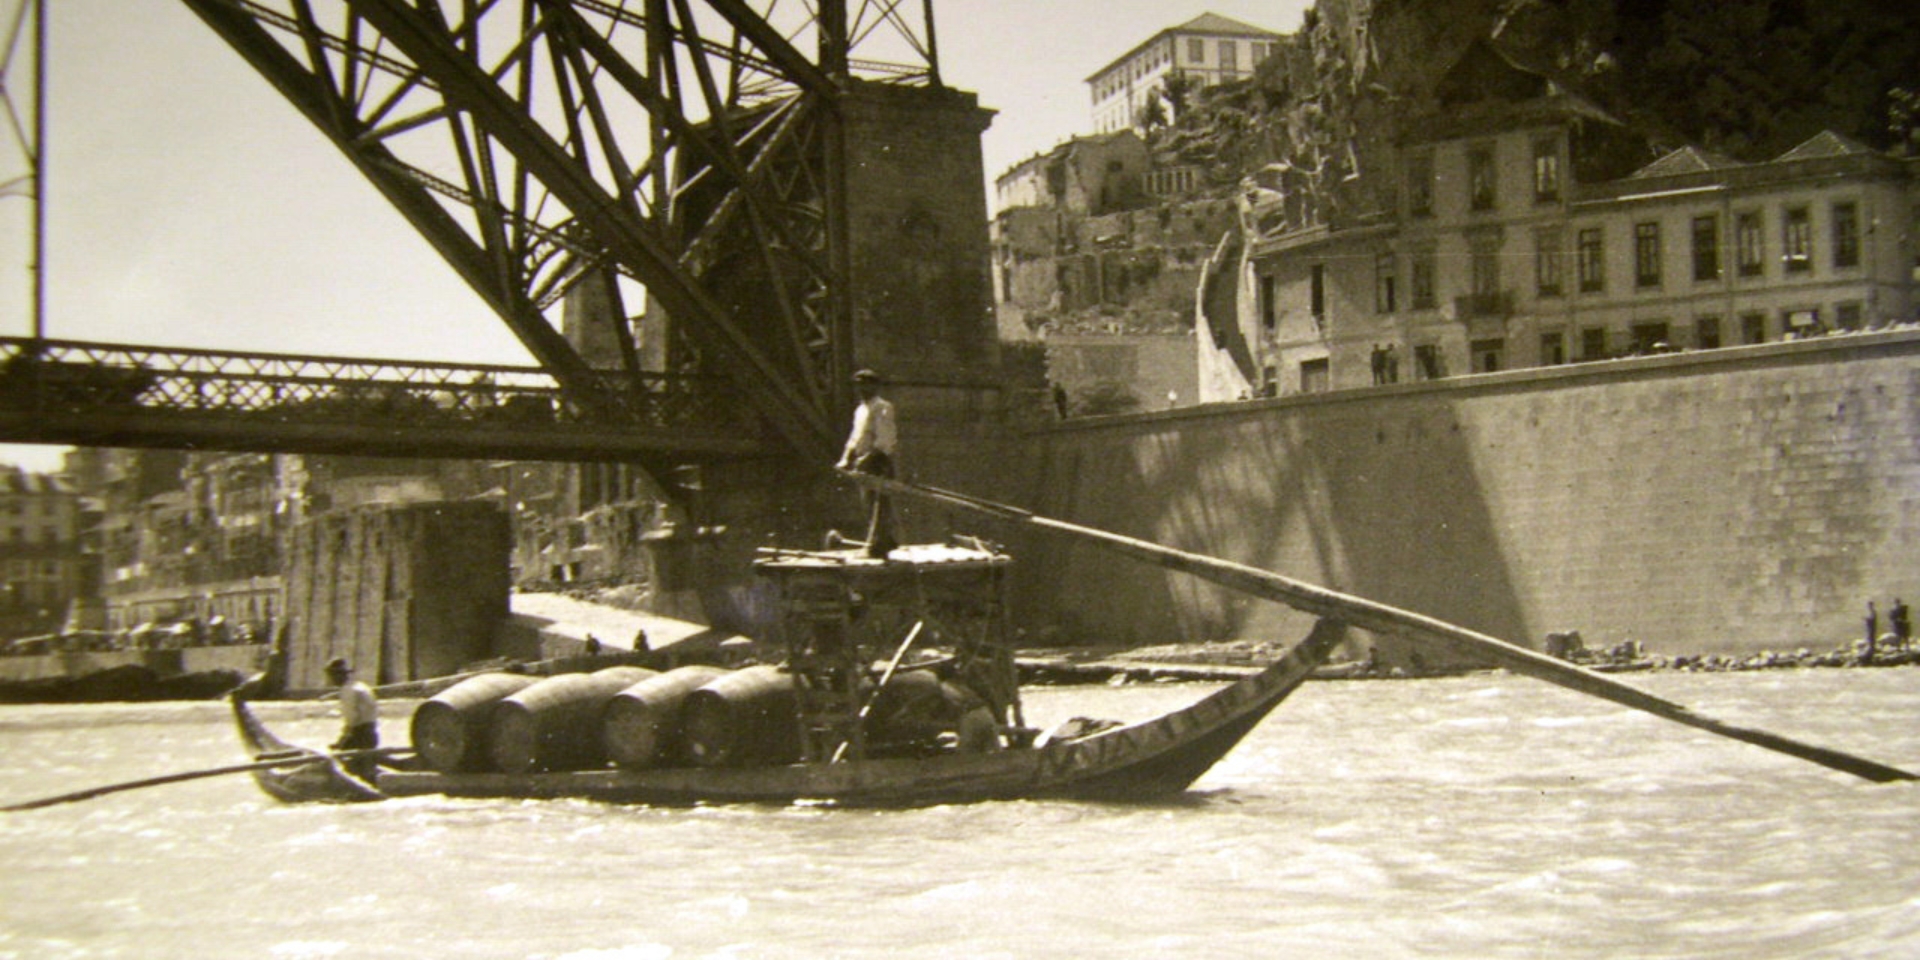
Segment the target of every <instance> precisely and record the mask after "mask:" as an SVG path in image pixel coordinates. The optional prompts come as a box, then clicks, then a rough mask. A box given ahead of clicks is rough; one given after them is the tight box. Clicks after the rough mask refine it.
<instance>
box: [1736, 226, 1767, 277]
mask: <svg viewBox="0 0 1920 960" xmlns="http://www.w3.org/2000/svg"><path fill="white" fill-rule="evenodd" d="M1733 245H1734V256H1735V258H1737V259H1738V260H1739V271H1740V275H1741V276H1743V277H1758V276H1762V275H1764V274H1765V273H1766V272H1767V267H1766V263H1767V256H1766V249H1765V247H1766V234H1765V233H1764V230H1763V228H1762V226H1761V223H1760V211H1758V210H1749V211H1747V212H1745V213H1741V214H1737V215H1735V217H1734V218H1733Z"/></svg>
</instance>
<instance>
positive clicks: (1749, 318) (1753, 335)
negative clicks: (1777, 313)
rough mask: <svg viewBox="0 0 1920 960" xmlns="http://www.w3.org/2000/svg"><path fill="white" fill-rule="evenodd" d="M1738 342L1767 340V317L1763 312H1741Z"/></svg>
mask: <svg viewBox="0 0 1920 960" xmlns="http://www.w3.org/2000/svg"><path fill="white" fill-rule="evenodd" d="M1740 342H1741V343H1766V342H1767V317H1766V315H1765V314H1761V313H1743V314H1741V315H1740Z"/></svg>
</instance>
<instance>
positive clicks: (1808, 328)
mask: <svg viewBox="0 0 1920 960" xmlns="http://www.w3.org/2000/svg"><path fill="white" fill-rule="evenodd" d="M1780 325H1781V327H1782V328H1783V329H1785V331H1786V333H1787V334H1788V336H1791V337H1811V336H1813V335H1814V334H1817V333H1819V332H1820V311H1819V310H1817V309H1814V310H1782V311H1780Z"/></svg>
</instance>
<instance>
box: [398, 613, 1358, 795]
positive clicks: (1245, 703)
mask: <svg viewBox="0 0 1920 960" xmlns="http://www.w3.org/2000/svg"><path fill="white" fill-rule="evenodd" d="M1343 636H1344V627H1342V626H1341V625H1339V624H1337V623H1334V622H1331V621H1324V620H1323V621H1321V622H1320V623H1319V624H1318V625H1317V626H1316V627H1315V628H1314V630H1313V632H1312V633H1311V634H1310V635H1309V636H1308V637H1307V638H1306V640H1304V641H1302V642H1301V643H1300V644H1299V645H1297V646H1296V647H1295V648H1294V649H1293V650H1292V651H1290V652H1289V653H1288V654H1287V656H1286V657H1285V658H1283V659H1282V660H1281V661H1280V662H1278V663H1276V664H1274V665H1273V666H1272V667H1270V668H1268V669H1267V670H1265V671H1263V672H1261V673H1259V674H1256V675H1254V676H1252V677H1249V678H1247V679H1245V680H1241V681H1239V682H1237V683H1235V684H1232V685H1231V686H1228V687H1225V688H1223V689H1221V690H1219V691H1216V692H1215V693H1213V694H1212V695H1211V696H1208V697H1206V698H1205V699H1202V700H1201V701H1199V702H1198V703H1195V704H1193V705H1192V706H1190V707H1187V708H1186V709H1183V710H1179V711H1175V712H1173V713H1169V714H1166V715H1165V716H1161V717H1158V718H1156V719H1153V720H1150V721H1146V722H1144V723H1138V724H1132V725H1128V726H1122V727H1116V728H1113V729H1109V730H1105V731H1102V732H1099V733H1095V734H1093V735H1091V736H1087V737H1083V738H1079V739H1073V740H1055V741H1049V742H1046V743H1042V744H1041V745H1039V746H1036V747H1031V748H1023V749H1008V750H1002V751H999V752H995V753H984V754H960V753H953V754H945V755H941V756H937V757H927V758H914V759H894V760H863V761H852V762H845V763H811V764H788V765H784V766H763V767H676V768H666V769H650V770H613V769H606V770H581V771H571V772H558V773H535V774H506V773H438V772H401V771H396V772H388V773H382V774H381V775H380V777H379V783H378V786H379V789H380V791H381V792H382V793H384V794H387V795H389V796H418V795H444V796H451V797H472V798H511V799H562V798H570V799H581V800H593V801H600V802H606V803H623V804H652V805H665V806H685V805H693V804H701V803H795V802H802V801H819V802H828V803H833V804H836V805H842V806H926V805H931V804H943V803H970V802H976V801H982V800H1008V799H1018V798H1037V797H1052V798H1075V799H1098V800H1152V799H1160V798H1165V797H1168V796H1172V795H1176V794H1178V793H1180V792H1182V791H1184V790H1186V789H1187V787H1189V786H1190V785H1192V783H1193V781H1194V780H1196V779H1198V778H1199V776H1200V775H1201V774H1203V773H1205V772H1206V771H1207V769H1208V768H1210V767H1212V766H1213V765H1214V764H1215V763H1216V762H1218V761H1219V759H1220V758H1221V757H1223V756H1225V755H1226V753H1227V752H1228V751H1229V750H1231V749H1233V747H1234V745H1235V744H1237V743H1239V742H1240V740H1241V739H1242V738H1243V737H1245V736H1246V734H1247V732H1248V731H1250V730H1252V729H1253V727H1254V726H1255V725H1256V724H1258V723H1259V722H1260V721H1261V719H1262V718H1264V717H1265V716H1266V715H1267V714H1268V713H1269V712H1270V711H1272V710H1273V708H1274V707H1276V706H1278V705H1279V703H1280V702H1281V701H1282V700H1284V699H1285V698H1286V697H1287V695H1289V694H1291V693H1292V692H1293V691H1294V690H1295V689H1296V688H1298V687H1299V685H1300V684H1301V682H1303V681H1304V680H1306V679H1307V677H1308V676H1310V675H1311V674H1312V672H1313V669H1314V668H1315V667H1316V666H1318V665H1319V664H1320V663H1322V662H1324V661H1325V659H1326V657H1327V656H1328V654H1330V653H1331V652H1332V651H1333V649H1334V647H1336V646H1337V645H1338V644H1339V642H1340V640H1341V639H1342V638H1343Z"/></svg>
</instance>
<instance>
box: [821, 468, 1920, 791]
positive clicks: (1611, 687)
mask: <svg viewBox="0 0 1920 960" xmlns="http://www.w3.org/2000/svg"><path fill="white" fill-rule="evenodd" d="M847 476H849V477H850V478H852V479H853V480H854V481H855V482H857V483H860V484H863V485H866V486H869V487H872V488H873V489H876V490H879V491H883V492H887V493H898V494H904V495H906V496H912V497H918V498H921V499H925V500H931V501H934V502H936V503H942V504H946V505H948V506H951V507H957V508H960V509H964V510H971V511H973V512H975V513H983V514H987V515H989V516H994V517H999V518H1001V519H1003V520H1008V521H1012V522H1015V523H1020V524H1025V525H1027V526H1030V527H1036V528H1039V529H1042V530H1049V531H1052V532H1054V533H1060V534H1065V535H1068V536H1072V537H1076V538H1078V539H1080V540H1084V541H1087V542H1090V543H1094V544H1098V545H1100V546H1103V547H1106V548H1107V549H1109V550H1112V551H1115V552H1117V553H1120V554H1123V555H1126V556H1130V557H1133V558H1135V559H1139V560H1144V561H1146V562H1148V563H1152V564H1155V565H1157V566H1160V567H1164V568H1166V569H1169V570H1177V571H1180V572H1182V573H1188V574H1192V575H1194V576H1196V577H1200V578H1201V579H1203V580H1208V581H1211V582H1213V583H1217V584H1219V585H1221V586H1223V587H1230V588H1232V589H1235V590H1239V591H1241V592H1243V593H1248V594H1252V595H1253V596H1256V597H1264V598H1266V599H1269V600H1276V601H1279V602H1281V603H1284V604H1286V605H1288V606H1290V607H1293V608H1294V609H1297V610H1303V611H1305V612H1307V613H1311V614H1314V615H1315V616H1320V617H1327V618H1331V619H1334V620H1341V621H1345V622H1346V623H1347V624H1348V625H1350V626H1355V627H1359V628H1361V629H1363V630H1371V631H1373V632H1374V633H1382V634H1391V635H1398V636H1402V637H1407V638H1409V639H1414V640H1422V641H1427V642H1430V643H1436V644H1439V645H1441V646H1444V647H1446V648H1448V649H1451V650H1453V651H1455V652H1457V653H1460V654H1463V655H1466V656H1470V657H1473V658H1475V659H1478V660H1481V661H1484V662H1487V663H1490V664H1492V665H1494V666H1498V667H1504V668H1506V669H1507V670H1511V671H1512V672H1514V673H1518V674H1522V675H1524V676H1529V677H1533V678H1534V679H1536V680H1544V681H1546V682H1548V683H1552V684H1557V685H1559V686H1562V687H1566V688H1567V689H1569V690H1577V691H1579V692H1581V693H1584V694H1587V695H1589V696H1595V697H1599V698H1601V699H1603V700H1611V701H1613V702H1614V703H1618V704H1621V705H1622V706H1627V707H1632V708H1633V709H1635V710H1644V711H1646V712H1647V713H1651V714H1653V715H1654V716H1657V717H1664V718H1666V719H1668V720H1672V721H1673V722H1675V723H1684V724H1686V725H1687V726H1690V727H1697V728H1699V729H1701V730H1706V731H1708V732H1710V733H1717V734H1719V735H1721V736H1723V737H1731V738H1733V739H1735V740H1740V741H1744V742H1746V743H1751V744H1753V745H1755V746H1760V747H1765V748H1767V749H1768V750H1775V751H1778V752H1780V753H1784V754H1788V755H1789V756H1795V757H1799V758H1800V759H1802V760H1808V761H1811V762H1813V763H1817V764H1820V765H1821V766H1823V767H1830V768H1832V769H1834V770H1839V771H1842V772H1845V773H1850V774H1853V775H1854V776H1856V777H1864V778H1866V779H1868V780H1872V781H1874V782H1875V783H1886V782H1888V781H1892V780H1917V779H1920V776H1915V775H1914V774H1911V773H1908V772H1907V771H1905V770H1901V769H1899V768H1897V767H1890V766H1887V765H1886V764H1883V763H1878V762H1875V761H1873V760H1868V759H1866V758H1864V757H1856V756H1853V755H1852V754H1848V753H1842V752H1840V751H1838V750H1831V749H1828V748H1826V747H1819V746H1815V745H1813V744H1810V743H1802V742H1800V741H1798V740H1794V739H1791V738H1788V737H1783V736H1780V735H1779V734H1776V733H1769V732H1767V731H1765V730H1755V729H1753V728H1750V727H1739V726H1735V725H1733V724H1730V723H1726V722H1723V721H1720V720H1715V719H1713V718H1712V717H1706V716H1701V715H1700V714H1697V713H1694V712H1693V711H1692V710H1690V709H1688V708H1686V707H1684V706H1682V705H1680V704H1678V703H1674V702H1673V701H1671V700H1666V699H1663V698H1661V697H1656V696H1654V695H1653V694H1650V693H1647V692H1646V691H1644V690H1640V689H1638V688H1635V687H1631V686H1628V685H1627V684H1624V683H1621V682H1620V681H1618V680H1615V679H1613V678H1611V677H1608V676H1606V675H1604V674H1599V673H1595V672H1593V671H1591V670H1587V669H1583V668H1581V667H1577V666H1574V665H1572V664H1569V663H1565V662H1562V661H1560V660H1555V659H1553V658H1552V657H1548V656H1545V655H1542V654H1538V653H1535V652H1533V651H1532V650H1528V649H1526V648H1525V647H1520V646H1515V645H1514V644H1511V643H1508V642H1506V641H1505V640H1500V639H1497V638H1494V637H1490V636H1488V635H1486V634H1484V633H1479V632H1476V631H1473V630H1468V629H1467V628H1465V627H1461V626H1456V625H1454V624H1451V623H1447V622H1446V621H1444V620H1436V619H1434V618H1433V617H1428V616H1424V615H1422V614H1418V613H1414V612H1412V611H1410V610H1402V609H1400V608H1399V607H1391V606H1388V605H1386V604H1384V603H1378V602H1375V601H1372V600H1367V599H1365V598H1362V597H1356V596H1352V595H1351V594H1345V593H1340V592H1338V591H1334V590H1328V589H1326V588H1325V587H1319V586H1315V585H1313V584H1310V583H1306V582H1303V581H1300V580H1294V579H1292V578H1290V577H1284V576H1281V575H1280V574H1277V573H1273V572H1271V571H1267V570H1261V569H1258V568H1255V567H1249V566H1246V565H1244V564H1239V563H1234V562H1232V561H1229V560H1221V559H1219V558H1217V557H1209V556H1205V555H1203V554H1197V553H1187V552H1185V551H1182V550H1175V549H1173V548H1172V547H1164V546H1161V545H1159V544H1157V543H1151V542H1148V541H1145V540H1138V539H1135V538H1133V537H1125V536H1121V535H1119V534H1117V533H1109V532H1107V531H1105V530H1098V529H1095V528H1093V527H1083V526H1080V525H1078V524H1072V523H1066V522H1064V521H1061V520H1053V519H1049V518H1047V517H1042V516H1039V515H1037V514H1034V513H1031V512H1029V511H1026V510H1022V509H1020V508H1018V507H1011V506H1007V505H1006V504H1002V503H995V502H993V501H991V500H982V499H980V498H978V497H973V496H968V495H967V494H963V493H955V492H953V491H951V490H941V489H939V488H937V487H927V486H921V485H919V484H911V483H902V482H899V481H897V480H887V479H884V478H880V477H874V476H869V475H867V474H854V473H848V474H847Z"/></svg>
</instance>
